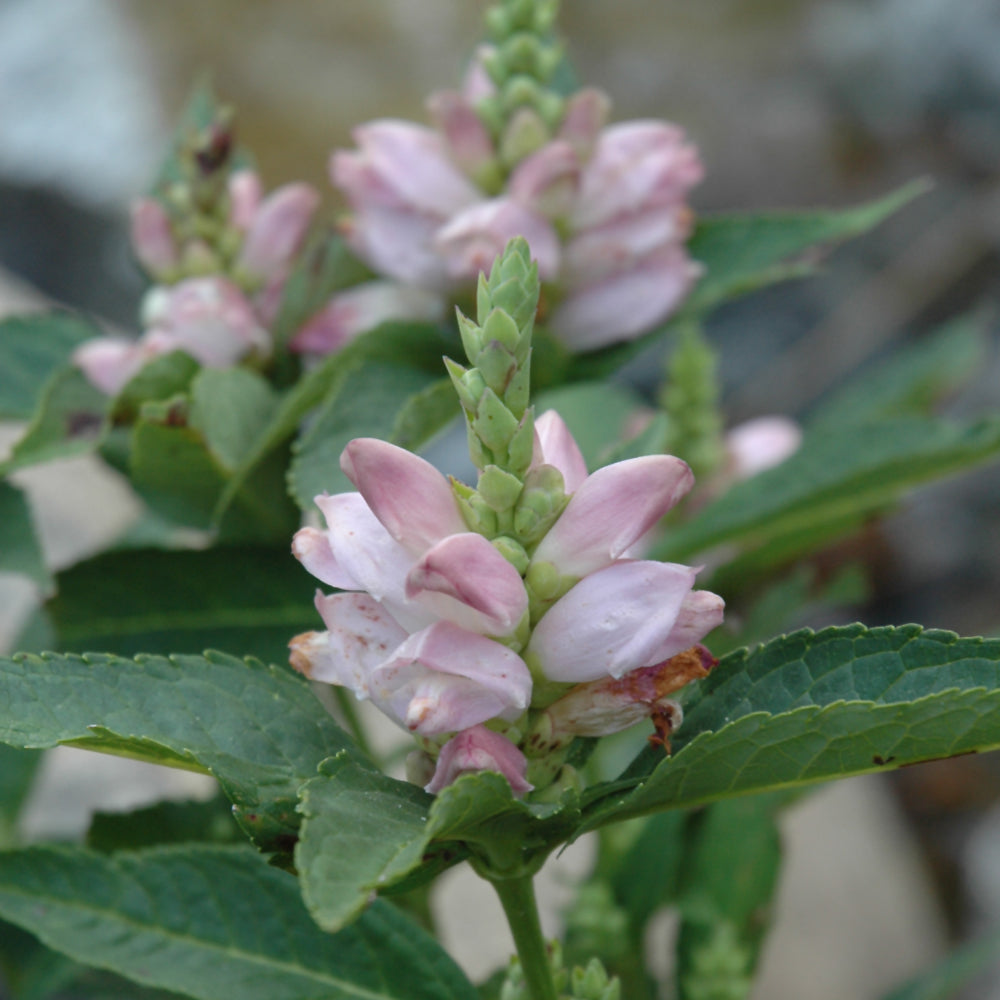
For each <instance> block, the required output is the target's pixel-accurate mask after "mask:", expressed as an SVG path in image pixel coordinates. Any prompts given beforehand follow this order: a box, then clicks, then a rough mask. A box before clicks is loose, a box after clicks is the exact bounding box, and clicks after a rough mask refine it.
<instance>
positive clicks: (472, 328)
mask: <svg viewBox="0 0 1000 1000" xmlns="http://www.w3.org/2000/svg"><path fill="white" fill-rule="evenodd" d="M455 315H456V318H457V320H458V333H459V336H461V338H462V347H463V349H464V350H465V356H466V357H467V358H468V359H469V361H470V362H471V363H472V364H475V363H476V358H477V357H479V352H480V351H481V350H482V349H483V345H484V344H485V343H486V338H485V337H484V336H483V331H482V328H481V327H480V326H479V324H478V323H474V322H473V321H472V320H471V319H469V317H468V316H465V315H463V313H462V312H461V311H460V310H458V309H456V310H455Z"/></svg>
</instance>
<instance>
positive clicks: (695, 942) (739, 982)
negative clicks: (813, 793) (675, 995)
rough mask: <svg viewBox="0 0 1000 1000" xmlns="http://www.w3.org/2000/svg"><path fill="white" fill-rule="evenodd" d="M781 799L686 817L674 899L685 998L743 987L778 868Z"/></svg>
mask: <svg viewBox="0 0 1000 1000" xmlns="http://www.w3.org/2000/svg"><path fill="white" fill-rule="evenodd" d="M780 801H781V797H780V795H779V796H761V795H754V796H746V797H744V798H740V799H734V800H732V801H729V802H716V803H714V804H713V805H712V806H710V807H709V808H708V809H706V810H704V811H702V812H700V813H696V814H695V815H694V816H692V817H691V820H690V825H689V828H688V831H687V849H686V851H685V855H684V860H683V862H682V865H681V872H682V879H683V884H682V887H681V890H680V894H679V895H680V898H679V903H678V905H679V907H680V913H681V926H680V931H679V933H678V940H677V981H678V985H679V986H680V996H681V997H683V998H684V1000H694V998H697V997H704V996H738V995H740V990H741V989H743V988H744V987H745V991H746V992H749V987H750V985H751V980H752V974H753V970H754V968H755V967H756V964H757V958H758V955H759V953H760V948H761V945H762V944H763V941H764V936H765V934H766V932H767V929H768V926H769V923H770V918H769V909H770V905H771V901H772V898H773V896H774V891H775V888H776V887H777V882H778V873H779V871H780V867H781V842H780V839H779V836H778V829H777V825H776V823H775V812H776V807H777V805H778V804H780ZM722 928H725V930H724V931H723V933H722V934H721V935H720V933H719V932H720V929H722Z"/></svg>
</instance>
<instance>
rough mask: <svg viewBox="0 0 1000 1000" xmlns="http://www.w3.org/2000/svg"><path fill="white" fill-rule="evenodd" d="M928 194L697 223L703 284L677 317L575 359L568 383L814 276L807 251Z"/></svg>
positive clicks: (914, 190)
mask: <svg viewBox="0 0 1000 1000" xmlns="http://www.w3.org/2000/svg"><path fill="white" fill-rule="evenodd" d="M927 189H928V184H927V183H926V182H925V181H914V182H912V183H910V184H906V185H904V186H903V187H901V188H899V190H897V191H894V192H893V193H892V194H889V195H886V196H885V197H884V198H879V199H878V200H876V201H871V202H867V203H865V204H863V205H857V206H855V207H854V208H847V209H828V210H822V209H820V210H815V209H812V210H805V211H780V212H748V213H745V214H741V215H717V216H705V217H703V218H701V219H699V220H698V223H697V225H696V226H695V231H694V234H693V235H692V237H691V239H690V241H689V242H688V252H689V253H690V254H691V256H692V257H693V258H694V259H695V260H697V261H699V262H700V263H701V264H702V265H704V267H705V276H704V277H703V278H702V280H701V281H700V282H699V283H698V284H697V285H696V286H695V288H694V291H693V292H692V293H691V295H690V296H689V297H688V299H687V301H686V302H685V303H684V305H683V306H682V307H681V310H680V312H679V313H678V314H677V316H676V317H675V318H674V319H673V320H671V321H669V322H668V323H667V324H665V325H663V326H660V327H658V328H656V329H654V330H652V331H650V332H649V333H647V334H644V335H643V336H642V337H639V338H638V339H637V340H634V341H631V342H629V343H626V344H617V345H614V346H612V347H610V348H607V349H604V350H601V351H594V352H592V353H590V354H588V355H582V356H580V357H578V358H577V359H576V361H575V364H574V365H573V369H572V377H573V378H574V379H583V378H600V377H603V376H606V375H609V374H611V373H612V372H615V371H617V370H618V369H619V368H621V367H622V366H623V365H624V364H625V363H626V362H627V361H629V360H630V359H632V358H634V357H636V356H637V355H638V354H640V353H641V352H642V351H643V350H645V349H646V348H647V347H648V346H649V345H650V344H652V343H653V342H654V341H657V340H659V339H660V338H662V337H663V335H664V333H665V332H666V331H667V330H668V329H670V328H671V327H672V326H673V325H674V324H675V323H677V322H685V321H687V320H690V319H700V318H702V317H704V316H705V315H706V314H707V313H709V312H711V311H712V310H713V309H716V308H718V306H720V305H722V304H723V303H725V302H729V301H732V300H733V299H736V298H739V297H740V296H742V295H747V294H749V293H750V292H755V291H758V290H760V289H762V288H766V287H767V286H768V285H773V284H777V283H778V282H781V281H788V280H790V279H793V278H802V277H806V276H808V275H810V274H813V273H815V271H816V269H817V263H818V256H817V255H816V254H815V253H812V254H811V255H810V256H808V257H807V256H805V253H806V251H812V250H814V248H817V247H820V246H822V247H826V246H829V245H830V244H835V243H838V242H841V241H843V240H848V239H852V238H854V237H856V236H861V235H863V234H864V233H867V232H868V231H869V230H871V229H874V228H875V227H876V226H877V225H878V224H879V223H881V222H883V221H884V220H885V219H887V218H889V216H891V215H893V214H894V213H895V212H897V211H899V209H900V208H902V207H903V206H904V205H906V204H907V203H908V202H910V201H912V200H913V199H914V198H916V197H917V196H918V195H921V194H923V193H924V192H925V191H927Z"/></svg>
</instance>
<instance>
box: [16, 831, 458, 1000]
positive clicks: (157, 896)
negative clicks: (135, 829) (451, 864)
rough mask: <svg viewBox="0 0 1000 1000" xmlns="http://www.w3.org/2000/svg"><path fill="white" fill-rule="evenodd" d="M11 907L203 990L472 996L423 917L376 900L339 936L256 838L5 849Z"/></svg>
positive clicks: (127, 962) (157, 976) (99, 954)
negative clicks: (233, 844) (116, 847)
mask: <svg viewBox="0 0 1000 1000" xmlns="http://www.w3.org/2000/svg"><path fill="white" fill-rule="evenodd" d="M0 915H3V916H4V917H5V918H6V919H8V920H11V921H13V922H14V923H17V924H19V925H21V926H22V927H25V928H27V929H28V930H30V931H32V932H33V933H35V934H37V935H38V936H39V937H40V938H41V939H42V940H43V941H44V942H45V943H46V944H48V945H50V946H51V947H54V948H57V949H58V950H60V951H64V952H65V953H66V954H68V955H70V956H71V957H73V958H76V959H79V960H81V961H85V962H88V963H90V964H92V965H96V966H99V967H102V968H107V969H111V970H113V971H115V972H117V973H119V974H120V975H124V976H127V977H128V978H130V979H134V980H136V981H137V982H139V983H143V984H146V985H149V986H154V987H159V988H161V989H168V990H174V991H177V992H180V993H183V994H185V995H189V996H191V997H195V998H198V1000H303V998H311V1000H320V998H322V1000H473V998H475V996H476V993H475V990H474V988H473V987H472V985H471V984H470V983H469V982H468V980H467V979H466V978H465V976H463V975H462V973H461V972H460V971H459V969H458V967H457V966H456V965H455V964H454V963H453V962H452V961H451V959H449V958H448V956H447V955H446V954H445V953H444V952H443V951H442V950H441V948H440V947H439V946H438V945H437V944H436V943H435V942H434V941H433V940H432V939H431V938H430V937H429V936H428V935H427V934H426V933H424V932H423V931H421V930H420V929H419V928H418V927H417V926H416V925H415V924H412V923H411V922H410V921H409V920H407V919H406V918H405V917H403V916H401V915H400V914H399V913H398V912H397V911H395V910H393V909H392V908H391V907H389V906H388V905H386V904H379V903H376V904H375V905H374V906H372V907H371V908H370V909H369V910H368V911H367V912H366V913H365V914H364V915H363V916H362V917H361V918H360V919H359V920H358V921H357V923H355V924H354V925H353V926H352V927H349V928H347V929H345V930H343V931H341V932H340V934H338V935H336V936H330V935H328V934H326V933H325V932H323V931H321V930H320V929H319V928H318V927H317V926H316V925H315V924H314V923H313V922H312V920H311V919H310V917H309V914H308V913H307V912H306V910H305V908H304V907H303V905H302V901H301V898H300V896H299V892H298V887H297V885H296V882H295V880H294V879H293V878H292V877H291V876H289V875H287V874H285V873H284V872H280V871H277V870H276V869H274V868H271V867H269V866H268V865H267V863H266V862H265V861H264V860H263V859H261V858H260V857H258V856H256V855H255V854H253V852H251V851H249V850H247V849H237V848H220V847H194V846H186V847H174V848H159V849H153V850H147V851H142V852H136V853H134V854H133V853H126V854H122V855H118V856H108V855H102V854H96V853H92V852H89V851H83V850H70V849H58V848H32V849H30V850H26V851H17V852H8V853H5V854H0Z"/></svg>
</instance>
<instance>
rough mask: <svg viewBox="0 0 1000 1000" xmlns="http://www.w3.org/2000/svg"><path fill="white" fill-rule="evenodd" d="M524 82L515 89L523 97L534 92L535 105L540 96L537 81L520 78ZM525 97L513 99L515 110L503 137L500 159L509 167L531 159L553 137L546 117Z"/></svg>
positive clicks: (512, 104) (511, 114) (532, 101)
mask: <svg viewBox="0 0 1000 1000" xmlns="http://www.w3.org/2000/svg"><path fill="white" fill-rule="evenodd" d="M518 79H519V81H523V82H522V83H521V84H520V85H519V86H518V87H517V88H516V91H515V94H518V95H521V98H523V97H525V96H526V95H527V94H528V93H529V85H530V88H531V89H530V93H531V98H530V100H531V103H532V104H534V101H535V99H536V98H537V97H538V95H537V94H536V93H534V91H535V84H534V81H532V80H530V79H528V78H526V77H519V78H518ZM525 103H526V102H525V100H524V99H513V100H511V101H510V105H511V107H512V109H516V110H511V113H510V117H509V119H508V121H507V126H506V128H505V129H504V130H503V134H502V135H501V136H500V144H499V145H500V159H501V160H502V161H503V163H504V164H506V166H507V167H508V168H513V167H515V166H517V164H518V163H520V162H521V161H522V160H524V159H527V158H528V157H529V156H530V155H531V154H532V153H534V152H536V151H537V150H539V149H541V148H542V146H544V145H545V144H546V143H547V142H548V141H549V140H550V139H551V138H552V130H551V128H550V126H548V125H547V124H546V123H545V120H544V118H542V115H541V114H540V112H538V111H537V110H536V109H535V108H534V107H533V106H524V105H525Z"/></svg>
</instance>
